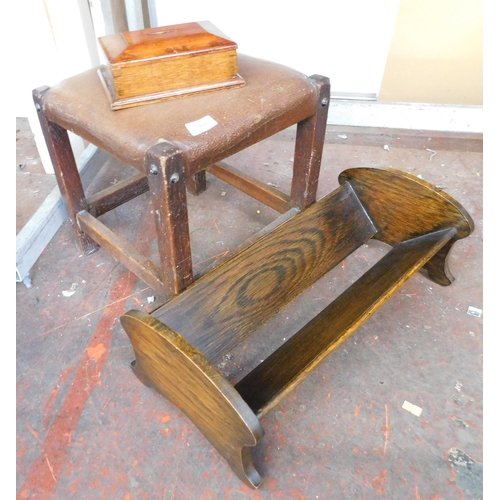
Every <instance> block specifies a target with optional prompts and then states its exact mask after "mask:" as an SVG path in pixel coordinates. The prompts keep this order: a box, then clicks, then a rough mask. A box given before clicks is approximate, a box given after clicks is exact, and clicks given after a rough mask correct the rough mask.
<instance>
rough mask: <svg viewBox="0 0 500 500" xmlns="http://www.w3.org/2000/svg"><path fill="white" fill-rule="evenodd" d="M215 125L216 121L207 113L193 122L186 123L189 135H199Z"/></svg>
mask: <svg viewBox="0 0 500 500" xmlns="http://www.w3.org/2000/svg"><path fill="white" fill-rule="evenodd" d="M216 125H217V122H216V121H215V120H214V119H213V118H212V117H211V116H209V115H207V116H204V117H203V118H200V119H199V120H196V121H195V122H191V123H186V128H187V129H188V131H189V133H190V134H191V135H200V134H203V132H206V131H207V130H210V129H211V128H213V127H215V126H216Z"/></svg>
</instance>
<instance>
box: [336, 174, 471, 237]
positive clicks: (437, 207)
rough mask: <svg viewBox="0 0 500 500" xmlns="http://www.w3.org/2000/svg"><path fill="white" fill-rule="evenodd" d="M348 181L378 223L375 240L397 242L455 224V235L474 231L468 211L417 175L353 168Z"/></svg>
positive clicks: (344, 176) (344, 177) (345, 179)
mask: <svg viewBox="0 0 500 500" xmlns="http://www.w3.org/2000/svg"><path fill="white" fill-rule="evenodd" d="M345 182H349V184H351V185H352V187H353V188H354V190H355V191H356V194H357V195H358V196H359V199H360V200H361V203H363V205H365V206H366V210H367V212H368V214H369V215H370V217H371V219H372V220H373V222H374V223H375V224H376V226H377V229H378V231H377V234H376V235H375V236H374V238H375V239H378V240H381V241H384V242H385V243H388V244H389V245H394V244H396V243H400V242H401V241H405V240H408V239H411V238H415V237H417V236H420V235H422V234H426V233H429V232H431V231H437V230H440V229H445V228H448V227H455V228H456V230H457V236H456V238H465V237H466V236H468V235H469V234H470V233H471V232H472V231H473V230H474V222H473V221H472V218H471V217H470V215H469V214H468V213H467V211H466V210H465V209H464V208H463V207H462V206H461V205H460V203H458V202H457V201H456V200H454V199H453V198H452V197H451V196H449V195H448V194H446V193H445V192H444V191H442V190H440V189H437V188H435V187H434V186H433V185H432V184H430V183H429V182H426V181H424V180H422V179H419V178H418V177H416V176H414V175H411V174H407V173H404V172H401V171H398V170H393V169H381V168H351V169H348V170H345V171H344V172H342V173H341V174H340V176H339V183H340V184H343V183H345Z"/></svg>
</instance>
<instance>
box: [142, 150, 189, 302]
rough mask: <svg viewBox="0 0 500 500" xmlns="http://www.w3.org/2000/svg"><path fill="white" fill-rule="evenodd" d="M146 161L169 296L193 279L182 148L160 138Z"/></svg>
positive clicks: (164, 282)
mask: <svg viewBox="0 0 500 500" xmlns="http://www.w3.org/2000/svg"><path fill="white" fill-rule="evenodd" d="M146 164H147V165H149V175H148V182H149V188H150V191H151V196H152V201H153V207H154V216H155V224H156V237H157V240H158V251H159V254H160V268H161V273H162V282H163V285H164V287H165V290H164V291H165V292H166V293H167V295H168V296H172V295H176V294H178V293H179V292H181V291H182V290H184V289H185V288H186V287H187V286H188V285H190V284H191V283H192V282H193V279H194V278H193V264H192V257H191V242H190V239H189V221H188V212H187V194H186V182H185V179H186V176H185V168H184V159H183V155H182V151H181V150H180V149H179V148H178V147H177V146H176V145H174V144H172V143H170V142H168V141H159V142H158V143H156V144H155V145H153V146H151V147H150V148H149V149H148V151H147V153H146Z"/></svg>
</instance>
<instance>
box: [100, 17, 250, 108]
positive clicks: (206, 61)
mask: <svg viewBox="0 0 500 500" xmlns="http://www.w3.org/2000/svg"><path fill="white" fill-rule="evenodd" d="M99 42H100V44H101V47H102V49H103V51H104V54H105V56H106V58H107V60H108V63H109V64H108V65H106V66H102V67H100V68H99V69H98V72H99V76H100V77H101V80H102V82H103V84H104V88H105V89H106V91H107V93H108V95H109V98H110V101H111V109H121V108H127V107H130V106H137V105H140V104H147V103H151V102H156V101H160V100H164V99H169V98H172V97H176V96H181V95H186V94H191V93H195V92H207V91H211V90H215V89H222V88H227V87H233V86H241V85H244V84H245V81H244V80H243V78H241V76H240V75H238V71H237V69H238V68H237V54H236V51H237V48H238V46H237V45H236V43H234V42H233V41H231V40H230V39H229V38H228V37H227V36H226V35H224V34H223V33H222V32H220V31H219V30H218V29H217V28H216V27H215V26H214V25H213V24H212V23H210V22H209V21H201V22H193V23H184V24H176V25H172V26H163V27H158V28H148V29H143V30H138V31H128V32H124V33H117V34H114V35H108V36H104V37H100V38H99Z"/></svg>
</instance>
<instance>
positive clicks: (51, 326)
mask: <svg viewBox="0 0 500 500" xmlns="http://www.w3.org/2000/svg"><path fill="white" fill-rule="evenodd" d="M18 128H19V127H18ZM20 130H21V129H20ZM18 138H20V133H18ZM293 140H294V131H293V129H292V130H288V131H285V132H283V133H281V134H278V135H277V136H275V137H273V138H271V139H269V140H267V141H265V142H263V143H261V144H260V145H258V146H253V147H252V148H250V149H249V150H247V151H245V152H243V153H240V154H238V155H236V156H235V157H234V158H233V164H234V165H235V166H238V167H241V168H244V169H247V171H249V172H250V173H253V174H254V175H256V176H259V177H260V178H261V179H264V180H265V181H266V182H269V183H271V184H273V185H276V186H278V187H279V188H280V189H282V190H286V189H287V188H288V187H289V185H290V176H291V169H290V166H291V158H292V156H293ZM29 141H30V138H29V134H27V135H26V137H24V139H22V140H18V143H17V144H18V148H17V149H18V161H19V164H23V163H25V164H26V165H25V166H24V167H23V168H22V169H20V170H21V171H22V172H21V171H20V172H18V174H19V175H23V176H24V177H25V178H27V177H29V176H30V175H32V176H33V175H37V176H39V177H37V179H36V181H37V182H38V183H39V187H38V188H37V189H40V190H41V189H46V191H47V192H49V191H50V189H52V187H53V185H54V179H53V177H52V176H44V175H40V173H39V172H38V173H37V172H33V173H32V174H26V173H25V172H28V171H30V168H31V167H33V165H31V164H28V163H27V162H23V161H22V159H21V160H19V158H20V156H19V155H23V154H24V155H25V156H26V155H27V153H26V149H25V148H29V147H32V145H30V144H29ZM482 144H483V143H482V136H477V135H463V134H445V133H429V132H415V131H401V130H387V129H364V128H345V127H344V128H341V127H335V126H329V127H328V132H327V138H326V144H325V151H324V156H323V163H322V173H321V177H320V185H319V196H323V195H325V194H326V193H328V192H329V191H331V190H333V189H335V188H336V187H337V185H338V183H337V177H338V174H339V173H340V172H341V171H342V170H344V169H345V168H349V167H352V166H390V167H394V168H399V169H401V170H404V171H407V172H410V173H413V174H415V175H419V176H421V177H422V178H423V179H425V180H427V181H429V182H431V183H433V184H435V185H438V186H442V187H443V189H444V190H445V191H446V192H447V193H449V194H450V195H452V196H453V197H455V198H456V199H457V200H458V201H459V202H460V203H461V204H462V205H463V206H464V207H465V208H466V210H468V211H469V213H470V214H471V216H472V218H473V219H474V222H475V225H476V228H475V231H474V233H473V234H472V235H471V236H470V237H468V238H466V239H464V240H461V241H459V242H457V243H456V245H455V246H454V248H453V251H452V254H451V256H450V260H449V263H450V269H451V271H452V273H453V274H454V275H455V277H456V281H455V282H454V283H453V284H452V285H451V286H449V287H444V288H442V287H439V286H437V285H435V284H434V283H432V282H430V281H428V280H426V278H425V277H423V276H421V275H417V276H415V277H414V278H412V279H411V280H410V281H409V282H408V283H407V284H406V285H405V286H404V287H403V288H402V289H401V290H400V291H399V292H398V293H397V294H396V295H395V296H394V297H392V299H391V300H390V301H389V302H388V303H387V304H385V305H384V306H383V307H382V309H380V310H379V311H378V312H377V313H376V314H375V315H374V316H372V317H371V318H370V319H369V320H368V321H367V322H366V323H365V324H364V325H363V326H362V327H361V328H360V329H359V330H358V331H357V332H356V334H355V335H354V336H353V337H351V338H350V339H349V340H348V341H347V342H346V343H345V344H343V345H342V346H341V347H340V348H339V349H338V350H337V351H335V352H334V353H333V354H332V355H331V356H330V357H329V358H328V359H327V360H326V361H325V362H324V363H323V364H322V365H321V366H320V367H319V368H318V370H317V371H316V372H315V373H314V374H313V375H311V376H310V377H309V378H308V379H307V381H305V382H304V383H303V384H302V385H301V386H299V387H298V388H297V389H296V390H295V391H294V393H293V394H292V395H291V396H290V397H289V398H288V399H286V400H285V401H284V402H283V403H281V404H280V405H279V406H278V407H277V408H276V409H275V410H274V411H272V412H271V413H270V414H269V415H268V416H267V417H266V418H265V419H264V420H263V421H262V424H263V428H264V430H265V432H266V434H265V436H264V438H263V439H262V441H261V442H260V443H259V445H258V446H257V447H256V449H255V452H254V459H255V462H256V464H257V467H258V469H259V470H260V472H261V474H262V475H263V476H264V482H263V484H262V486H261V487H260V488H259V489H258V490H251V489H249V488H248V487H246V486H244V485H242V484H241V482H240V481H239V480H238V478H237V477H235V476H234V474H233V473H232V472H231V470H230V469H229V467H228V466H227V465H226V463H225V462H224V461H223V460H222V459H221V458H220V457H219V456H218V454H217V453H216V452H215V451H214V449H213V448H212V447H211V445H210V444H209V443H208V442H207V441H206V440H205V439H204V437H203V436H202V435H201V434H200V432H199V431H198V430H197V429H196V428H195V427H194V426H193V425H192V424H191V422H190V421H189V420H188V419H187V418H186V417H185V416H184V415H183V414H182V413H181V412H180V411H179V410H178V409H177V408H176V407H174V406H173V405H172V404H170V403H169V402H168V401H165V400H164V399H162V398H161V397H160V396H159V395H158V394H156V393H154V392H152V391H151V390H150V389H148V388H146V387H145V386H143V385H142V384H141V383H140V382H139V381H138V380H137V379H136V378H135V376H134V375H133V373H132V371H131V369H130V362H131V361H132V360H133V352H132V348H131V346H130V344H129V342H128V339H127V337H126V335H125V333H124V331H123V329H122V327H121V325H120V323H119V317H120V315H121V314H123V313H124V312H126V311H127V310H128V309H131V308H139V309H142V310H145V311H150V310H152V309H153V308H156V307H158V306H159V305H160V304H161V303H162V300H163V298H162V297H160V296H158V295H156V294H155V293H153V291H152V290H151V289H150V288H149V287H148V286H147V285H146V284H144V283H143V282H142V281H140V280H138V279H137V278H136V277H134V276H133V275H132V274H130V273H129V272H128V271H127V270H125V269H124V268H123V267H122V266H121V265H120V264H118V263H116V262H115V261H114V260H113V259H112V258H111V257H110V256H109V255H107V254H106V253H105V252H104V251H103V250H100V251H98V252H96V253H94V254H92V255H90V256H83V255H82V254H81V253H80V252H79V251H78V249H77V247H76V245H75V243H74V241H73V239H72V235H71V231H70V226H69V223H65V224H63V226H62V227H61V228H60V230H59V231H58V232H57V234H56V235H55V237H54V238H53V239H52V241H51V242H50V244H49V245H48V246H47V248H46V249H45V251H44V252H43V254H42V255H41V257H40V258H39V259H38V261H37V262H36V264H35V266H34V267H33V269H32V271H31V273H30V278H31V280H32V287H31V288H28V287H27V286H25V285H24V284H22V283H17V284H16V286H17V304H16V307H17V318H16V320H17V358H16V359H17V428H16V435H17V454H16V459H17V478H16V479H17V481H16V483H17V484H16V490H17V495H18V498H27V499H45V498H47V499H64V500H66V499H70V498H71V499H72V500H94V499H112V500H114V499H131V500H135V499H141V500H142V499H158V500H160V499H161V500H164V499H165V500H166V499H168V500H170V499H179V500H180V499H189V500H197V499H203V500H204V499H207V500H208V499H215V500H244V499H274V498H276V499H285V500H288V499H308V500H314V499H328V500H330V499H337V498H347V499H372V498H388V499H409V498H415V499H445V500H454V499H457V500H459V499H464V498H465V499H467V500H468V499H479V498H482V461H483V456H482V452H483V411H482V408H483V402H482V381H483V376H482V367H483V361H482V352H483V350H482V325H483V323H482V322H483V318H482V316H481V317H477V316H473V315H470V314H468V308H469V306H472V307H474V308H477V309H482V307H483V305H482V304H483V295H482V293H483V275H482V269H483V267H482V252H483V244H482V242H483V238H482V236H483V233H482V227H483V226H482V220H483V214H482V207H483V199H482V187H483V182H482V181H483V175H482V162H483V157H482ZM384 146H385V147H384ZM35 152H36V150H35ZM29 157H30V159H33V158H35V156H34V155H33V153H29ZM30 161H31V160H30ZM17 168H18V169H19V166H18V165H17ZM33 168H35V167H33ZM124 171H128V168H127V167H124V166H123V165H120V164H119V163H117V162H115V161H113V160H111V159H110V160H109V161H108V162H106V164H105V165H104V167H103V169H102V171H101V173H100V175H99V176H98V177H97V178H96V180H95V181H94V185H93V188H94V189H97V188H100V187H102V186H104V185H109V184H111V183H113V182H116V179H119V178H121V176H122V175H123V172H124ZM31 179H34V177H31ZM25 180H26V179H23V181H25ZM208 181H209V183H208V190H207V191H206V192H205V193H204V194H202V195H201V196H199V197H193V196H190V197H189V210H190V229H191V233H192V250H193V260H194V262H195V265H196V266H201V265H202V264H203V263H207V262H213V263H216V262H217V260H218V259H219V258H220V257H221V256H223V255H224V254H225V252H226V251H227V250H228V249H230V248H233V247H234V246H236V245H237V244H238V243H240V242H241V241H242V240H243V239H244V238H245V237H247V236H249V235H251V234H252V233H254V232H255V231H257V230H259V229H260V228H261V227H263V226H265V225H266V224H267V223H269V222H270V221H271V220H272V219H273V218H275V217H276V216H277V214H276V213H275V212H273V211H272V210H270V209H268V208H266V207H263V206H262V205H261V204H259V203H258V202H256V201H254V200H252V199H250V198H248V197H247V196H245V195H243V194H241V193H239V192H237V191H236V190H235V189H233V188H232V187H230V186H227V185H225V184H224V183H223V182H222V181H220V180H218V179H215V178H213V177H210V176H209V177H208ZM30 189H33V185H31V186H30V184H29V183H28V185H26V184H22V183H21V184H18V193H17V196H18V198H17V200H18V203H17V214H16V215H17V220H22V219H23V218H24V220H26V219H27V218H28V217H29V216H30V215H31V213H32V211H33V210H34V209H36V204H37V202H36V201H34V199H33V195H32V194H31V195H30V191H29V190H30ZM103 221H105V222H106V224H107V225H109V226H110V227H112V228H113V229H115V230H116V231H117V232H119V233H120V234H121V235H122V236H123V237H125V238H126V239H127V240H129V241H130V242H131V243H133V244H134V245H135V246H136V247H137V248H138V249H140V250H141V251H142V252H144V253H145V254H149V255H150V256H151V258H152V259H153V260H154V259H155V257H156V242H155V238H154V227H153V220H152V217H151V203H150V198H149V195H148V194H145V195H142V196H141V197H139V198H137V199H135V200H133V201H131V202H128V203H127V204H125V205H124V206H122V207H119V208H118V209H116V210H114V211H113V212H110V213H108V214H106V215H105V216H103ZM21 225H22V223H21ZM384 251H385V247H383V246H382V244H380V243H376V242H373V243H369V244H368V245H365V246H364V247H362V248H361V249H360V250H359V251H357V252H355V254H353V255H352V256H350V257H349V258H348V259H346V261H345V262H343V264H342V265H340V266H339V267H338V268H336V269H335V270H334V271H332V272H331V273H329V274H328V275H327V276H326V277H325V278H323V279H322V280H320V282H318V283H317V285H315V286H314V287H313V288H312V289H311V290H308V291H307V293H306V294H304V296H303V297H301V298H299V299H298V300H297V301H295V302H294V303H293V304H292V305H291V306H290V307H288V308H287V309H286V310H285V311H283V312H282V313H281V314H279V315H278V316H277V317H276V318H275V319H273V320H272V321H271V322H270V323H269V324H268V325H266V327H264V328H263V329H262V330H261V331H259V332H258V333H257V338H258V339H259V341H258V342H256V343H254V344H253V345H250V344H249V347H250V348H249V350H248V351H249V352H251V353H252V356H253V359H254V360H255V359H257V358H258V357H259V356H262V351H259V349H260V348H265V346H276V345H278V344H279V343H280V342H281V341H282V339H283V338H286V337H289V336H290V335H292V334H293V333H294V332H295V331H296V330H297V329H298V328H300V327H301V326H302V325H303V324H305V323H306V322H307V321H308V319H310V318H311V317H312V316H313V315H314V314H315V313H316V312H317V311H319V310H320V309H321V308H323V307H324V306H325V305H326V304H327V303H328V302H330V301H331V300H332V299H333V298H334V297H335V296H336V295H338V294H339V293H340V291H342V290H343V289H344V288H345V287H346V286H347V285H348V284H349V283H351V282H352V281H354V280H355V279H356V278H357V277H358V276H360V274H361V273H362V272H363V271H364V270H365V269H367V267H368V266H369V265H371V264H372V263H373V262H374V259H376V258H378V257H379V256H380V254H381V253H382V252H384ZM195 269H196V267H195ZM262 339H265V340H267V341H266V342H263V341H262ZM242 361H244V356H241V353H239V354H238V353H236V354H235V355H234V357H232V358H230V359H226V360H225V361H224V362H223V363H222V364H221V365H220V369H221V370H222V371H223V372H224V373H227V374H228V376H230V377H238V376H239V375H240V374H241V373H242V371H241V370H242V365H241V363H242ZM405 401H408V402H410V403H412V404H413V405H417V406H418V407H420V408H422V410H423V411H422V414H421V415H420V416H416V415H414V414H412V413H411V412H409V411H407V410H405V409H404V408H403V407H402V405H403V403H404V402H405Z"/></svg>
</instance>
